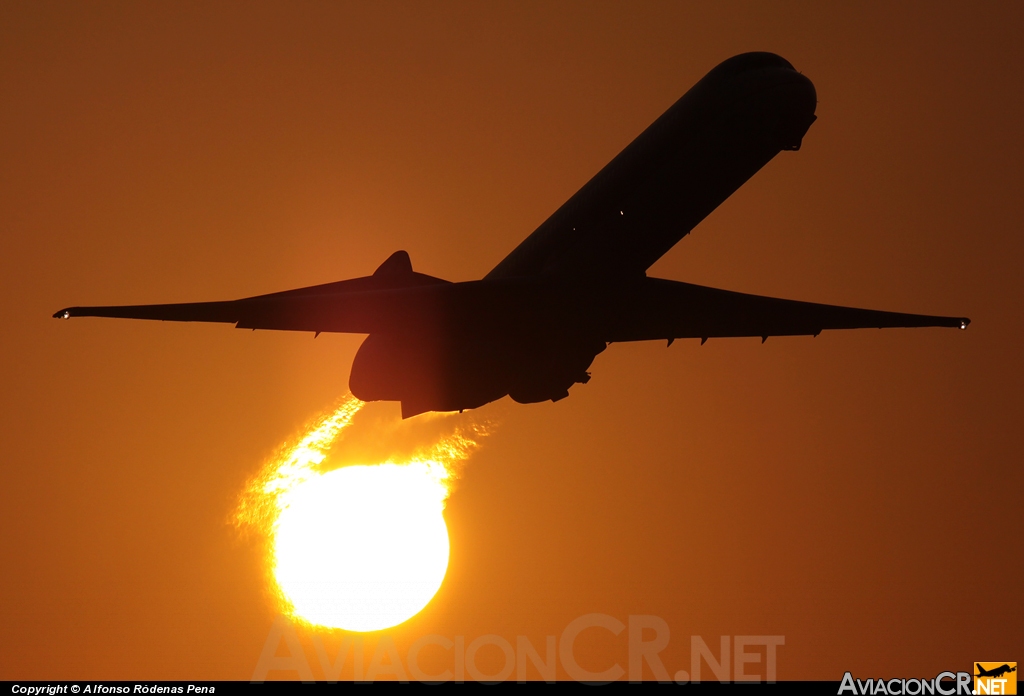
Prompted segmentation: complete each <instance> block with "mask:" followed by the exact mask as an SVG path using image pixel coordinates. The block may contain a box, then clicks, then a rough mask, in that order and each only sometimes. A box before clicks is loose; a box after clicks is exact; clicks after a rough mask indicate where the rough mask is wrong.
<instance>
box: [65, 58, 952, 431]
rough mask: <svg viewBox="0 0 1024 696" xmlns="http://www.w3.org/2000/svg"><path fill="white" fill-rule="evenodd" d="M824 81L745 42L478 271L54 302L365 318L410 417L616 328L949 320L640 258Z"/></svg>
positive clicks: (565, 363)
mask: <svg viewBox="0 0 1024 696" xmlns="http://www.w3.org/2000/svg"><path fill="white" fill-rule="evenodd" d="M816 107H817V95H816V92H815V89H814V85H813V84H812V83H811V81H810V80H809V79H808V78H807V77H805V76H804V75H803V74H801V73H799V72H797V70H796V69H794V67H793V66H792V64H790V63H789V62H788V61H787V60H785V59H784V58H782V57H780V56H778V55H775V54H772V53H764V52H757V53H744V54H741V55H738V56H734V57H732V58H729V59H728V60H726V61H724V62H723V63H721V64H720V65H718V66H717V67H715V68H714V69H712V70H711V71H710V72H709V73H708V74H707V75H706V76H705V77H703V78H702V79H701V80H700V81H699V82H697V83H696V84H695V85H694V86H693V87H692V88H691V89H690V90H689V91H688V92H687V93H686V94H684V95H683V96H682V97H681V98H680V99H679V101H677V102H676V103H675V104H673V105H672V106H671V107H670V108H669V109H668V110H667V111H666V112H665V113H664V114H662V115H661V116H660V117H659V118H658V119H657V120H656V121H655V122H654V123H653V124H651V125H650V126H649V127H648V128H647V129H646V130H645V131H644V132H643V133H641V134H640V135H639V136H638V137H637V138H636V139H635V140H634V141H633V142H632V143H630V144H629V145H628V146H627V147H626V148H625V149H624V150H622V152H620V153H619V154H618V155H617V156H616V157H615V158H614V159H613V160H612V161H611V162H609V163H608V164H607V165H606V166H605V167H604V168H603V169H602V170H601V171H599V172H598V173H597V175H596V176H594V178H593V179H591V180H590V181H589V182H587V183H586V184H585V185H584V186H583V187H582V188H581V189H580V190H579V191H577V192H576V193H575V194H574V195H573V196H572V197H571V198H570V199H569V200H568V201H566V202H565V204H564V205H562V207H560V208H559V209H558V210H556V211H555V212H554V213H553V214H552V215H551V217H549V218H548V219H547V220H545V221H544V222H543V223H542V224H541V225H540V227H538V228H537V229H536V230H534V232H533V233H532V234H530V235H529V236H528V237H526V239H524V240H523V241H522V243H520V244H519V246H517V247H516V248H515V249H513V250H512V252H511V253H510V254H509V255H508V256H506V257H505V258H504V259H503V260H502V261H501V262H500V263H498V265H497V266H495V267H494V268H493V269H492V270H491V271H490V272H489V273H488V274H487V275H485V276H484V277H483V278H482V279H480V280H473V281H468V282H449V281H446V280H442V279H441V278H435V277H432V276H429V275H425V274H423V273H418V272H416V271H413V269H412V263H411V261H410V259H409V255H408V254H407V253H406V252H405V251H398V252H395V253H394V254H393V255H392V256H390V257H389V258H388V259H387V260H386V261H384V263H383V264H382V265H381V266H380V267H379V268H378V269H377V270H376V271H375V272H374V273H373V275H370V276H365V277H361V278H353V279H351V280H342V281H339V282H334V283H327V284H324V285H314V286H311V287H305V288H299V289H297V290H288V291H285V292H275V293H271V294H268V295H258V296H255V297H247V298H243V299H239V300H229V301H221V302H195V303H184V304H157V305H130V306H113V307H68V308H66V309H62V310H60V311H59V312H57V313H55V314H54V315H53V316H54V317H55V318H63V319H68V318H70V317H119V318H127V319H155V320H162V321H199V322H223V323H228V324H234V325H235V327H237V328H239V329H253V330H255V329H270V330H281V331H306V332H312V333H314V336H316V335H319V334H320V333H321V332H341V333H356V334H368V335H367V337H366V339H365V340H364V341H363V343H362V345H361V346H360V348H359V350H358V352H357V353H356V356H355V358H354V360H353V362H352V370H351V373H350V377H349V388H350V390H351V392H352V394H353V395H354V396H355V397H357V398H359V399H362V400H364V401H399V402H401V410H402V417H403V418H408V417H411V416H415V415H417V414H420V413H424V412H427V411H462V410H464V409H471V408H477V407H480V406H482V405H484V404H486V403H489V402H491V401H496V400H498V399H501V398H503V397H505V396H510V397H511V398H512V399H513V400H514V401H516V402H519V403H536V402H542V401H548V400H550V401H558V400H560V399H562V398H565V397H566V396H568V394H569V389H570V387H572V386H573V385H575V384H580V383H582V384H585V383H587V382H588V381H589V380H590V374H589V372H588V370H589V368H590V366H591V364H592V362H593V361H594V358H595V357H596V356H597V355H598V354H599V353H601V352H602V351H604V350H605V349H606V348H607V346H608V345H610V344H612V343H619V342H624V341H650V340H665V341H668V344H669V345H671V344H672V342H673V341H674V340H676V339H683V338H699V339H700V341H701V344H703V343H704V342H705V341H707V340H708V339H709V338H720V337H740V336H749V337H760V338H761V340H762V342H763V341H765V340H767V339H768V337H769V336H795V335H813V336H817V335H818V334H819V333H821V332H822V331H824V330H828V329H856V328H891V327H951V328H960V329H966V328H967V325H968V324H969V323H970V319H968V318H966V317H945V316H928V315H920V314H905V313H898V312H885V311H875V310H869V309H857V308H852V307H840V306H834V305H825V304H815V303H811V302H801V301H796V300H786V299H779V298H773V297H762V296H758V295H749V294H744V293H739V292H731V291H728V290H719V289H716V288H710V287H704V286H700V285H693V284H690V283H684V282H678V281H673V280H666V279H662V278H652V277H648V276H647V269H648V268H649V267H650V266H651V265H652V264H653V263H654V262H655V261H657V260H658V259H659V258H661V256H662V255H663V254H665V252H667V251H668V250H669V249H671V248H672V247H673V246H674V245H675V244H676V242H678V241H679V240H680V239H682V238H683V237H684V236H686V235H687V234H689V233H690V231H691V230H693V228H694V227H695V226H696V225H697V224H698V223H699V222H700V221H701V220H703V219H704V218H705V217H707V215H708V214H710V213H711V212H712V211H713V210H715V208H717V207H718V206H719V205H720V204H721V203H722V202H723V201H725V199H727V198H728V197H729V196H730V195H732V194H733V193H734V192H735V191H736V190H737V189H738V188H739V187H740V186H742V185H743V184H744V183H745V182H746V181H747V180H748V179H749V178H750V177H751V176H753V175H754V174H755V173H757V172H758V170H760V169H761V168H762V167H764V166H765V165H766V164H767V163H768V162H769V161H770V160H771V159H772V158H774V157H775V155H777V154H778V153H779V152H781V151H783V150H798V149H800V145H801V142H802V140H803V137H804V134H805V133H806V132H807V130H808V129H809V128H810V126H811V123H813V122H814V120H815V118H816V116H815V113H814V112H815V109H816Z"/></svg>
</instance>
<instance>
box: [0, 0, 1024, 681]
mask: <svg viewBox="0 0 1024 696" xmlns="http://www.w3.org/2000/svg"><path fill="white" fill-rule="evenodd" d="M1022 36H1024V6H1022V5H1020V4H1016V3H1005V4H1002V5H999V4H981V3H963V4H960V5H956V6H939V5H938V4H936V3H920V4H912V3H900V4H898V5H894V4H891V3H879V4H875V5H867V4H863V3H855V4H847V5H841V4H837V3H806V4H792V3H790V4H785V5H784V4H780V3H763V4H754V3H739V4H728V3H712V4H701V5H693V6H691V5H687V4H683V3H666V4H652V3H643V4H640V3H615V4H605V3H593V2H583V3H562V4H552V3H548V2H543V3H537V4H527V3H523V2H514V3H508V4H499V3H493V2H487V3H467V4H447V5H441V4H437V3H429V4H385V3H373V4H365V5H341V4H336V3H280V4H267V3H253V2H245V3H241V2H239V3H224V2H220V3H212V4H211V3H137V2H132V3H124V4H113V3H88V4H87V3H60V4H45V3H39V2H30V3H29V2H26V3H13V2H4V3H2V4H0V133H2V135H0V308H2V314H0V317H2V321H3V323H2V329H0V466H2V468H0V476H2V487H0V491H2V493H0V496H2V497H0V501H2V503H0V559H2V564H3V567H4V569H5V570H4V572H3V573H2V574H0V678H5V679H13V678H18V679H26V678H39V679H41V678H59V677H67V678H70V677H76V678H86V677H89V678H103V679H115V678H126V679H128V678H142V677H150V678H157V677H182V678H183V677H193V678H222V679H239V678H240V679H248V678H249V677H250V675H251V674H252V672H253V668H254V665H255V664H256V661H257V659H258V657H259V655H260V652H261V650H262V648H263V645H264V642H265V641H266V638H267V635H268V630H269V629H270V626H271V624H272V621H273V619H274V605H273V603H272V602H271V601H270V599H269V597H268V595H267V590H266V582H265V580H266V578H265V563H264V559H263V557H262V555H261V552H260V549H259V547H258V545H256V544H254V543H252V542H251V541H247V540H245V539H240V538H239V537H238V535H237V533H236V532H235V530H234V529H233V528H232V527H231V526H230V525H229V524H228V520H229V518H230V516H231V514H232V511H233V509H234V505H235V502H236V500H237V498H238V496H239V494H240V492H241V490H242V488H243V486H244V484H245V482H246V480H247V479H248V478H249V477H250V476H251V475H252V474H253V473H254V472H255V471H256V470H257V469H258V468H259V466H260V464H261V463H262V462H263V461H264V460H265V459H266V457H267V455H268V454H270V453H271V452H272V451H273V450H274V448H275V447H276V446H278V445H279V444H280V443H281V442H282V441H283V440H285V439H286V438H288V437H290V436H292V435H293V434H294V433H295V432H296V431H297V429H298V428H300V427H301V426H302V424H303V423H304V422H306V421H307V420H308V419H309V418H311V417H313V416H315V415H316V414H317V413H319V412H321V411H322V410H323V409H325V408H327V407H329V406H330V405H331V404H332V403H333V402H334V401H335V400H336V399H337V398H338V397H340V396H341V395H342V394H344V393H345V391H346V390H347V382H348V372H349V367H350V365H351V361H352V357H353V355H354V353H355V350H356V349H357V348H358V346H359V343H360V341H361V340H362V337H360V336H345V335H322V336H320V337H319V338H318V339H317V340H316V341H314V340H312V338H311V337H310V336H309V335H307V334H289V333H274V332H255V333H254V332H250V331H236V330H234V329H232V328H230V327H225V326H210V325H191V324H161V323H152V322H123V321H115V320H101V319H81V320H76V321H71V322H58V321H54V320H52V319H50V314H52V313H53V312H54V311H56V310H57V309H59V308H61V307H64V306H68V305H75V304H117V303H142V302H163V301H193V300H209V299H233V298H237V297H242V296H246V295H252V294H257V293H262V292H271V291H274V290H281V289H287V288H292V287H300V286H303V285H311V284H314V283H323V282H328V281H332V280H338V279H342V278H348V277H353V276H360V275H366V274H368V273H370V272H372V271H373V269H374V268H376V266H377V265H378V264H379V263H380V262H382V261H383V260H384V259H385V258H386V257H387V256H388V255H389V254H390V253H392V252H393V251H395V250H397V249H406V250H408V252H409V253H410V255H411V257H412V260H413V265H414V267H415V268H416V269H417V270H419V271H422V272H425V273H429V274H431V275H436V276H440V277H443V278H447V279H450V280H469V279H474V278H478V277H480V276H482V275H483V274H484V273H486V272H487V271H488V270H489V269H490V268H492V267H493V266H494V265H495V264H496V263H497V262H498V261H499V260H500V259H501V258H502V257H503V256H504V255H505V254H506V253H508V251H510V250H511V249H512V248H513V247H514V246H515V245H516V244H517V243H518V242H519V240H520V239H522V238H523V237H524V236H526V235H527V234H528V233H529V232H531V231H532V230H533V229H534V228H535V227H536V226H537V225H539V224H540V223H541V222H542V221H543V220H544V219H545V218H546V217H547V216H548V215H549V214H550V213H551V212H553V211H554V210H555V209H556V208H557V207H558V206H559V205H560V204H561V203H562V202H563V201H564V200H566V199H567V198H568V197H569V196H570V195H571V194H572V193H574V192H575V191H576V189H578V188H579V187H580V186H581V185H582V184H584V183H585V182H586V181H587V180H588V179H589V178H590V177H591V176H592V175H593V174H594V173H596V172H597V171H598V169H600V167H601V166H603V165H604V164H605V163H606V162H607V161H608V160H610V159H611V158H612V157H613V156H614V155H615V154H616V153H617V152H618V151H619V150H620V149H621V148H622V147H624V146H625V145H626V144H628V143H629V142H630V141H631V140H632V139H633V137H635V136H636V135H637V134H639V133H640V132H641V131H642V130H643V129H644V128H645V127H646V126H647V125H648V124H649V123H650V122H651V121H653V120H654V119H655V118H656V117H657V116H658V115H660V114H661V113H662V112H663V111H664V110H665V109H666V108H667V107H668V106H669V105H671V104H672V103H673V102H674V101H675V100H676V99H678V98H679V97H680V96H681V95H682V94H683V93H684V92H685V91H686V90H687V89H688V88H689V87H690V86H691V85H692V84H693V83H694V82H696V81H697V80H698V79H699V78H700V77H701V76H703V75H704V74H705V73H706V72H707V71H708V70H709V69H710V68H712V67H713V66H714V65H716V64H717V63H718V62H720V61H721V60H724V59H725V58H728V57H729V56H731V55H734V54H736V53H740V52H744V51H750V50H770V51H774V52H776V53H779V54H780V55H782V56H784V57H785V58H787V59H788V60H790V61H791V62H792V63H793V64H794V65H795V66H796V68H797V69H798V70H800V71H802V72H803V73H804V74H806V75H807V76H808V77H809V78H810V79H811V80H812V81H813V82H814V84H815V86H816V88H817V91H818V98H819V105H818V110H817V114H818V120H817V122H816V123H815V124H814V125H813V126H812V127H811V129H810V131H809V133H808V134H807V136H806V138H805V139H804V143H803V149H802V150H801V151H800V152H797V153H790V152H786V153H782V154H780V155H779V156H778V157H777V158H776V159H775V160H774V161H772V162H771V163H769V165H768V166H767V167H765V168H764V169H763V170H762V171H761V172H760V173H759V174H757V175H756V176H755V177H754V178H753V179H752V180H751V181H750V182H749V183H748V184H746V185H745V186H744V187H743V188H742V189H740V191H739V192H737V193H736V194H735V195H734V196H733V197H732V198H731V199H730V200H728V201H727V202H726V203H725V204H724V205H722V207H721V208H720V209H719V210H717V211H715V212H714V213H713V214H712V215H711V216H710V217H709V218H708V219H707V220H705V221H704V222H703V223H702V224H701V225H700V226H698V227H697V228H696V229H695V231H694V233H693V234H692V235H690V236H688V237H686V238H685V239H684V240H683V241H681V242H680V243H679V244H678V245H677V246H676V247H675V248H674V249H673V250H672V251H670V252H669V253H668V254H667V255H666V256H665V257H664V258H663V259H662V260H661V261H659V262H658V263H657V264H656V265H655V266H654V267H653V268H652V270H651V274H652V275H658V276H663V277H667V278H672V279H676V280H686V281H691V282H697V283H702V284H708V285H714V286H718V287H725V288H729V289H735V290H741V291H746V292H755V293H759V294H770V295H777V296H782V297H791V298H794V299H801V300H812V301H819V302H830V303H837V304H850V305H856V306H864V307H871V308H877V309H888V310H897V311H908V312H920V313H927V314H948V315H965V316H969V317H971V319H972V320H973V323H972V325H971V327H970V329H969V330H968V331H965V332H960V331H953V330H943V329H916V330H891V331H870V330H866V331H855V332H825V333H823V334H822V335H821V336H819V337H818V338H814V339H812V338H810V337H798V338H775V339H771V340H769V341H768V342H767V343H766V344H764V345H761V342H760V340H759V339H756V338H755V339H721V340H714V339H712V340H711V341H709V342H708V343H707V344H705V345H704V346H702V347H698V342H697V341H679V342H676V343H675V344H674V345H673V346H672V347H671V348H670V349H666V348H665V344H664V343H642V344H631V345H626V344H623V345H613V346H612V347H611V348H610V349H609V350H607V351H606V352H604V353H602V354H601V355H600V356H598V358H597V360H596V361H595V363H594V365H593V368H592V373H593V379H592V381H591V382H590V383H589V384H587V385H577V386H575V387H574V388H573V389H572V390H571V392H570V397H569V398H568V399H566V400H564V401H561V402H559V403H557V404H552V403H545V404H537V405H529V406H520V405H517V404H511V403H510V402H509V401H508V400H507V399H506V400H505V401H503V402H499V403H498V404H494V405H492V406H488V407H486V409H485V410H486V411H487V413H486V414H485V415H486V416H487V417H489V418H493V419H494V420H495V421H496V422H498V423H499V425H498V427H497V428H496V430H495V432H494V433H493V434H492V435H491V436H490V437H489V438H488V439H487V440H486V441H485V443H484V445H483V447H482V449H481V450H480V451H479V452H478V453H477V454H475V455H474V457H473V458H472V459H471V460H470V462H469V463H468V465H467V466H466V468H465V470H464V472H463V476H462V478H461V480H460V481H459V482H458V484H457V488H456V490H455V492H454V494H453V496H452V497H451V499H450V500H449V503H448V508H447V512H446V517H447V521H448V526H449V534H450V539H451V549H452V551H451V563H450V566H449V570H448V576H447V579H446V581H445V583H444V585H443V586H442V588H441V590H440V592H439V593H438V595H437V597H436V598H435V600H434V601H433V602H432V603H431V604H430V605H429V606H428V608H427V609H426V610H425V611H424V612H423V613H421V614H420V615H419V616H417V617H416V618H414V619H413V620H411V621H410V622H408V623H407V624H405V625H403V626H401V627H399V628H398V629H395V630H394V631H391V632H390V635H391V636H392V637H393V639H394V640H395V641H396V643H397V644H398V645H399V647H400V648H402V646H407V645H409V644H410V643H411V642H412V641H414V640H416V639H417V638H419V637H421V636H423V635H426V634H431V633H436V634H439V635H442V636H448V637H455V636H465V637H466V641H467V643H468V642H469V641H471V640H473V638H475V637H477V636H481V635H484V634H498V635H501V636H504V637H505V638H506V639H508V640H510V641H511V642H512V643H513V644H515V637H516V636H517V635H525V636H527V637H529V638H530V640H531V641H532V642H533V644H534V645H537V646H542V645H543V644H544V640H545V636H548V635H554V636H558V635H559V634H560V633H561V632H562V630H563V629H564V628H565V626H566V625H567V624H568V623H569V622H570V621H572V620H573V619H575V618H576V617H579V616H580V615H583V614H587V613H589V612H600V613H605V614H608V615H611V616H613V617H616V618H617V619H618V620H620V621H623V622H626V621H627V618H628V616H629V615H631V614H632V615H639V614H648V615H655V616H659V617H661V618H663V619H664V620H665V621H666V622H667V624H668V625H669V626H670V628H671V632H672V640H671V642H670V644H669V646H668V647H667V648H666V650H665V651H664V652H663V653H662V658H663V660H664V662H665V664H666V666H667V667H668V668H669V670H670V671H672V672H674V670H676V669H687V668H688V667H689V640H690V639H689V636H691V635H701V636H703V637H704V638H705V640H707V641H708V643H709V644H712V645H713V646H715V650H716V652H717V649H718V648H717V646H718V642H717V641H718V637H719V636H723V635H725V636H734V635H782V636H785V646H784V647H782V648H780V649H779V657H778V669H779V676H780V677H781V678H790V679H793V678H817V679H839V678H840V677H841V676H842V673H843V671H845V670H853V671H854V672H855V673H859V675H863V676H864V677H868V676H907V677H910V676H934V674H936V673H937V672H939V671H941V670H944V669H968V668H969V666H970V663H971V662H973V661H975V660H1013V659H1017V658H1018V657H1019V656H1020V654H1021V648H1022V647H1024V645H1022V641H1021V638H1020V635H1021V634H1020V630H1019V626H1020V624H1021V623H1022V620H1024V612H1022V609H1021V607H1022V603H1021V597H1020V593H1019V589H1020V576H1021V571H1022V570H1024V567H1022V562H1021V558H1022V556H1021V553H1020V539H1021V532H1022V524H1021V521H1020V520H1021V516H1020V513H1019V510H1018V508H1019V500H1020V491H1021V484H1022V476H1021V452H1022V442H1021V425H1022V420H1024V397H1022V387H1024V369H1022V366H1021V362H1022V353H1021V351H1022V346H1024V315H1022V298H1024V279H1022V274H1021V268H1022V267H1024V235H1022V233H1021V226H1022V220H1024V195H1022V194H1021V185H1022V183H1024V176H1022V175H1024V135H1022V128H1021V113H1022V112H1024V92H1022V85H1024V41H1022V40H1021V39H1022ZM394 408H395V412H396V413H397V406H395V407H394ZM1014 510H1018V512H1013V511H1014ZM1014 626H1017V627H1018V628H1016V629H1015V628H1013V627H1014ZM624 636H625V634H623V635H621V636H619V637H614V636H612V635H611V634H610V633H607V632H601V631H596V632H591V633H588V634H586V636H584V637H581V642H580V643H579V647H578V652H577V656H578V658H579V659H580V662H581V664H584V663H585V664H588V665H593V668H595V669H598V668H600V669H603V668H605V667H607V666H608V665H610V664H612V663H613V662H615V661H617V662H619V663H620V664H622V665H623V666H626V656H625V655H626V653H625V650H626V648H625V645H626V644H625V637H624ZM309 639H310V636H308V635H304V636H303V641H306V643H305V644H306V645H307V646H308V645H309V643H308V640H309ZM403 650H404V649H403ZM310 654H312V653H310ZM403 654H404V652H403ZM431 659H432V658H431ZM438 659H440V658H438ZM757 670H758V667H757V665H752V667H751V669H750V671H751V672H753V673H757ZM560 673H561V672H560ZM531 674H532V673H531ZM762 674H763V672H762Z"/></svg>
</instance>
